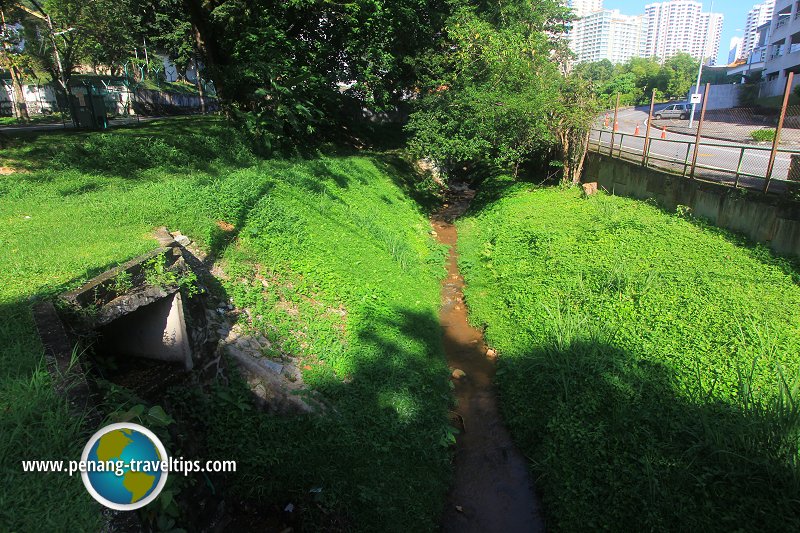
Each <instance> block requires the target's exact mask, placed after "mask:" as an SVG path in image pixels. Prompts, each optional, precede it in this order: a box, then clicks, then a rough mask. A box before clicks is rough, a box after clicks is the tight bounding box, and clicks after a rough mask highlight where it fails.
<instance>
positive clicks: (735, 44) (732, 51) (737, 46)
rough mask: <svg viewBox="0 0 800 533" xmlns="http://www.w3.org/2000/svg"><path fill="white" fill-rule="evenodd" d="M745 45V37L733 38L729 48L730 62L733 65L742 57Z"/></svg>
mask: <svg viewBox="0 0 800 533" xmlns="http://www.w3.org/2000/svg"><path fill="white" fill-rule="evenodd" d="M743 47H744V39H742V38H741V37H734V38H732V39H731V45H730V47H729V48H728V64H729V65H732V64H733V63H735V62H736V61H737V60H738V59H739V58H740V57H742V48H743Z"/></svg>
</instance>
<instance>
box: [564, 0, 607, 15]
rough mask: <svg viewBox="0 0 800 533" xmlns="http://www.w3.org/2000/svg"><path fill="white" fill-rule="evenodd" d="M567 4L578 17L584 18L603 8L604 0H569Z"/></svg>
mask: <svg viewBox="0 0 800 533" xmlns="http://www.w3.org/2000/svg"><path fill="white" fill-rule="evenodd" d="M567 6H568V7H571V8H572V11H574V12H575V16H576V17H578V18H582V17H585V16H586V15H591V14H592V13H594V12H596V11H600V10H601V9H603V0H567Z"/></svg>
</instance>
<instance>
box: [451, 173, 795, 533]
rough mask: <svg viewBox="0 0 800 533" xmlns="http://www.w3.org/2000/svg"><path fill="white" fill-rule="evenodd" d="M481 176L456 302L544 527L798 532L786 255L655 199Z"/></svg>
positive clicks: (791, 301) (791, 276)
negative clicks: (489, 367)
mask: <svg viewBox="0 0 800 533" xmlns="http://www.w3.org/2000/svg"><path fill="white" fill-rule="evenodd" d="M487 185H488V188H487V192H486V194H485V195H481V196H479V198H478V199H477V201H476V209H475V211H473V213H472V214H471V215H470V216H468V217H467V218H465V219H463V220H462V221H460V223H459V226H458V227H459V232H460V235H459V251H460V253H461V262H460V264H461V267H462V269H463V272H464V275H465V278H466V281H467V288H466V291H465V294H466V300H467V303H468V305H469V309H470V313H471V320H472V321H474V323H475V324H476V325H478V326H484V327H485V328H486V335H487V339H488V342H489V343H490V344H492V345H493V346H495V347H496V348H497V349H498V351H499V353H500V363H499V364H500V368H499V371H498V378H497V379H498V385H499V390H500V394H501V402H502V403H501V406H502V412H503V415H504V417H505V419H506V421H507V423H508V424H509V426H510V429H511V431H512V434H513V436H514V438H515V441H516V442H517V444H518V445H519V446H520V447H521V448H522V450H523V451H524V453H525V454H526V455H527V456H528V457H529V458H530V459H531V461H532V468H533V470H534V471H535V472H536V474H537V475H538V482H537V486H538V488H539V490H540V492H541V494H542V497H543V501H544V508H545V512H546V516H547V520H548V526H549V527H551V528H552V529H554V530H562V531H564V530H565V531H573V530H584V529H590V530H593V529H609V530H613V531H640V530H714V531H730V530H743V531H747V530H794V529H797V528H798V527H800V506H798V505H797V504H798V501H797V494H798V492H797V491H798V489H800V475H799V474H800V472H798V444H799V443H800V412H799V411H798V402H800V392H799V391H798V381H797V376H798V369H800V363H798V359H797V355H798V353H800V316H798V314H797V313H796V311H795V310H797V309H799V308H800V286H798V281H800V275H799V274H798V270H797V268H796V266H794V265H792V264H790V263H789V262H788V261H786V260H783V259H778V258H775V257H773V256H772V255H771V254H770V253H769V252H768V251H767V250H765V249H764V248H761V247H753V246H750V245H748V244H746V243H745V242H743V241H742V240H740V239H739V238H737V237H736V236H733V235H731V234H729V233H726V232H724V231H721V230H718V229H715V228H712V227H707V226H705V225H704V224H702V223H701V222H698V221H694V220H688V219H685V218H682V217H680V216H677V215H672V214H669V213H665V212H663V211H661V210H660V209H658V208H656V207H654V206H653V205H650V204H648V203H643V202H638V201H634V200H629V199H624V198H619V197H613V196H607V195H601V196H598V197H593V198H588V199H584V198H581V196H580V194H579V192H577V191H575V190H559V189H556V188H551V189H531V188H529V187H527V186H525V185H513V184H511V183H510V182H507V181H504V180H498V181H497V182H493V183H489V184H487Z"/></svg>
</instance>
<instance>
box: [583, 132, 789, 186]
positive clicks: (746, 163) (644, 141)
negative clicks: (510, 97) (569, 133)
mask: <svg viewBox="0 0 800 533" xmlns="http://www.w3.org/2000/svg"><path fill="white" fill-rule="evenodd" d="M668 135H669V134H668ZM612 143H613V144H612ZM696 144H698V143H697V142H696V141H694V140H683V139H664V138H661V137H660V135H659V136H653V137H650V138H646V137H645V136H644V135H636V134H630V133H621V132H618V131H617V132H614V131H613V130H606V129H592V131H591V135H590V139H589V150H590V151H593V152H598V153H601V154H604V155H608V156H611V157H615V158H619V159H624V160H627V161H630V162H633V163H638V164H641V165H642V166H645V167H649V168H654V169H657V170H662V171H667V172H670V173H673V174H676V175H680V176H682V177H686V178H691V179H700V180H704V181H713V182H716V183H721V184H723V185H727V186H730V187H735V188H752V189H758V190H763V189H764V187H765V184H766V180H767V170H768V165H767V161H768V159H769V156H770V154H771V152H772V149H771V148H770V147H767V146H758V145H743V144H736V143H729V142H708V141H705V140H701V141H700V143H699V147H698V150H697V151H698V152H699V154H698V155H699V156H700V157H709V156H710V157H712V158H713V164H712V163H708V164H707V163H704V162H702V160H700V161H694V159H693V154H694V153H695V145H696ZM777 152H778V157H777V161H778V163H779V164H778V165H777V166H776V167H775V169H774V171H773V174H772V178H771V181H772V182H773V185H774V189H773V190H775V191H776V192H777V191H778V190H780V189H784V188H785V186H781V185H780V184H781V183H782V182H783V183H790V182H794V183H799V184H800V182H797V181H795V179H792V178H793V177H794V176H793V175H792V174H793V173H794V172H797V173H800V149H778V150H777ZM795 169H796V170H795Z"/></svg>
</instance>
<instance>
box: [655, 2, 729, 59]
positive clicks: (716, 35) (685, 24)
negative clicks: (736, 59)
mask: <svg viewBox="0 0 800 533" xmlns="http://www.w3.org/2000/svg"><path fill="white" fill-rule="evenodd" d="M644 10H645V14H644V19H643V31H644V35H645V37H644V43H643V49H642V55H644V56H645V57H655V58H657V59H659V60H661V61H664V60H666V59H669V58H670V57H672V56H674V55H675V54H677V53H678V52H686V53H688V54H689V55H691V56H692V57H694V58H696V59H701V60H708V63H709V64H711V65H713V64H715V63H716V58H717V54H719V45H720V39H721V37H722V21H723V16H722V14H721V13H703V4H701V3H700V2H695V1H693V0H670V1H669V2H660V3H655V4H648V5H646V6H645V8H644Z"/></svg>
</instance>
